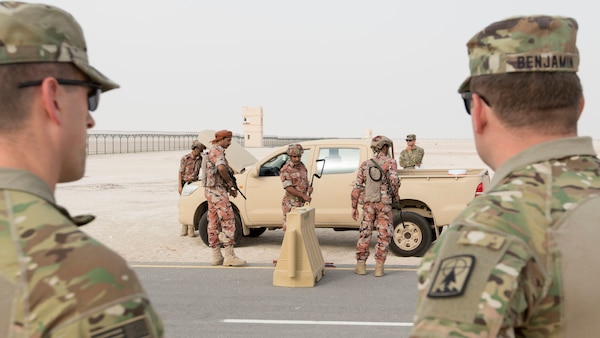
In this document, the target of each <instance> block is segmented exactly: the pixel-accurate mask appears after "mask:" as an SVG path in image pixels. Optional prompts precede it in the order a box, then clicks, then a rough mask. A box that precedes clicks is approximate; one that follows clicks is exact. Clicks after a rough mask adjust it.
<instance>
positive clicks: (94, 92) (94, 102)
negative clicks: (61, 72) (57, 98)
mask: <svg viewBox="0 0 600 338" xmlns="http://www.w3.org/2000/svg"><path fill="white" fill-rule="evenodd" d="M42 81H43V80H38V81H27V82H21V83H19V85H18V86H19V88H25V87H34V86H39V85H41V84H42ZM56 82H58V84H60V85H65V86H84V87H89V88H90V91H89V93H88V110H89V111H94V110H96V109H97V108H98V104H99V103H100V93H102V89H101V88H102V86H101V85H100V84H98V83H94V82H90V81H81V80H67V79H56Z"/></svg>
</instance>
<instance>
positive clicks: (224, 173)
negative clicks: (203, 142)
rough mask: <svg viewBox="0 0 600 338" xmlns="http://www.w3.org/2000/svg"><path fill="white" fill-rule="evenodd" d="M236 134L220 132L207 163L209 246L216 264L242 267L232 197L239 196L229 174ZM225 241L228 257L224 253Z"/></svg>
mask: <svg viewBox="0 0 600 338" xmlns="http://www.w3.org/2000/svg"><path fill="white" fill-rule="evenodd" d="M232 137H233V133H232V132H231V131H229V130H219V131H217V132H216V133H215V139H214V140H212V141H211V143H212V144H213V147H212V149H210V151H209V152H208V154H207V160H206V161H205V165H206V166H205V167H204V168H203V170H204V175H206V180H205V181H204V185H205V191H204V194H205V196H206V201H207V202H208V243H209V245H210V247H211V248H212V253H213V258H212V265H226V266H242V265H245V264H246V261H245V260H242V259H240V258H238V257H237V256H236V255H235V253H234V252H233V247H234V245H235V237H234V235H235V214H234V212H233V207H232V206H231V202H230V201H229V196H228V195H231V196H233V197H236V196H237V190H236V189H235V185H234V182H233V180H232V179H231V176H230V175H229V174H230V173H229V170H230V168H229V163H228V162H227V159H226V158H225V149H227V148H228V147H229V145H231V138H232ZM221 242H222V243H223V246H224V252H225V257H223V255H222V254H221Z"/></svg>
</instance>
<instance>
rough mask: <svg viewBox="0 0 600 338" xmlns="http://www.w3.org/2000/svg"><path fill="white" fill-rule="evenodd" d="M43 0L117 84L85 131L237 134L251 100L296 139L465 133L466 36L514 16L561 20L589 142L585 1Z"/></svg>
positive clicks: (272, 124)
mask: <svg viewBox="0 0 600 338" xmlns="http://www.w3.org/2000/svg"><path fill="white" fill-rule="evenodd" d="M42 1H43V0H42ZM45 2H46V3H48V4H52V5H55V6H58V7H61V8H63V9H65V10H67V11H68V12H70V13H72V14H73V15H74V16H75V18H76V19H77V20H78V21H79V23H80V24H81V25H82V26H83V30H84V33H85V36H86V40H87V44H88V52H89V55H90V61H91V64H92V65H93V66H94V67H96V68H98V69H99V70H100V71H101V72H103V73H104V74H106V75H107V76H108V77H110V78H111V79H113V80H114V81H116V82H117V83H119V84H120V85H121V88H120V89H117V90H114V91H111V92H108V93H106V94H105V95H103V96H102V99H101V104H100V108H99V110H98V111H97V112H95V113H94V117H95V118H96V127H95V129H96V130H107V131H181V132H198V131H200V130H203V129H230V130H232V131H233V132H234V133H242V131H243V129H242V107H243V106H247V107H257V106H262V107H263V112H264V134H265V135H277V136H306V137H362V136H364V135H365V131H366V130H367V129H372V130H373V133H374V134H383V135H386V136H388V137H390V138H394V139H396V138H400V139H401V138H404V136H405V135H406V134H408V133H415V134H417V136H418V138H421V139H424V138H427V139H432V138H434V139H437V138H442V139H454V138H457V139H464V138H472V133H471V126H470V120H469V118H468V116H467V114H466V113H465V112H464V108H463V103H462V100H461V99H460V96H459V95H458V94H457V88H458V86H459V84H460V83H461V82H462V81H463V80H464V79H465V78H466V77H467V75H468V60H467V49H466V46H465V44H466V42H467V40H469V39H470V38H471V37H472V36H473V35H474V34H475V33H477V32H478V31H479V30H481V29H482V28H484V27H485V26H487V25H488V24H490V23H492V22H494V21H499V20H502V19H505V18H507V17H509V16H513V15H528V14H549V15H564V16H571V17H573V18H575V19H576V20H577V21H578V22H579V28H580V29H579V34H578V46H579V51H580V53H581V65H580V71H579V76H580V78H581V80H582V83H583V86H584V93H585V95H586V108H585V110H584V112H583V116H582V118H581V120H580V123H579V134H580V135H590V136H592V137H593V138H594V139H600V129H599V126H600V123H599V122H600V117H599V115H598V110H600V105H599V103H598V101H599V100H600V97H599V95H598V91H599V90H600V76H599V75H600V72H599V66H598V64H599V62H596V61H597V60H600V20H599V19H598V15H597V11H596V10H595V3H594V2H593V1H581V0H571V1H564V0H563V1H556V0H527V1H523V0H516V1H512V0H511V1H501V2H487V1H480V0H477V1H476V0H468V1H458V0H455V1H451V0H450V1H448V0H431V1H401V0H361V1H358V0H302V1H285V0H232V1H228V0H169V1H161V2H158V1H155V0H85V1H82V0H46V1H45ZM594 60H596V61H594Z"/></svg>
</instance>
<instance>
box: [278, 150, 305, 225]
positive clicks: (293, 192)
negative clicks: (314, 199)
mask: <svg viewBox="0 0 600 338" xmlns="http://www.w3.org/2000/svg"><path fill="white" fill-rule="evenodd" d="M303 153H304V149H302V145H300V144H290V145H289V146H288V150H287V154H288V156H289V157H290V159H289V160H288V161H287V162H286V163H285V164H284V165H283V167H282V168H281V173H280V174H279V177H280V178H281V183H282V184H283V189H284V190H285V194H284V195H283V199H282V200H281V209H282V210H283V226H282V229H283V231H285V230H286V229H287V226H286V221H287V214H288V213H289V212H290V211H291V210H292V208H297V207H302V206H304V203H305V202H309V203H310V201H311V197H310V194H311V193H312V187H311V186H310V185H309V183H308V170H307V169H306V166H305V165H304V163H302V154H303Z"/></svg>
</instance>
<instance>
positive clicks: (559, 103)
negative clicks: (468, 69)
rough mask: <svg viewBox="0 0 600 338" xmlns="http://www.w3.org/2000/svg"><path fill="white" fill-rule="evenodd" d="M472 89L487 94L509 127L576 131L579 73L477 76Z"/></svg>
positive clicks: (489, 100)
mask: <svg viewBox="0 0 600 338" xmlns="http://www.w3.org/2000/svg"><path fill="white" fill-rule="evenodd" d="M471 91H472V92H475V93H478V94H480V95H482V96H484V97H485V98H486V99H487V101H488V102H489V103H490V105H491V106H492V108H493V109H494V112H495V113H496V115H497V116H498V118H499V120H500V121H501V122H502V123H503V124H504V125H506V126H507V127H510V128H535V129H536V130H538V131H539V132H540V133H542V134H548V135H549V134H565V133H571V132H576V131H577V120H578V118H579V105H580V103H581V100H582V98H583V89H582V87H581V82H580V80H579V77H578V76H577V74H576V73H572V72H523V73H508V74H494V75H481V76H475V77H473V78H472V79H471Z"/></svg>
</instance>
